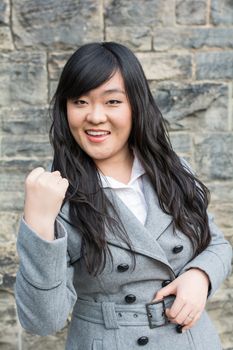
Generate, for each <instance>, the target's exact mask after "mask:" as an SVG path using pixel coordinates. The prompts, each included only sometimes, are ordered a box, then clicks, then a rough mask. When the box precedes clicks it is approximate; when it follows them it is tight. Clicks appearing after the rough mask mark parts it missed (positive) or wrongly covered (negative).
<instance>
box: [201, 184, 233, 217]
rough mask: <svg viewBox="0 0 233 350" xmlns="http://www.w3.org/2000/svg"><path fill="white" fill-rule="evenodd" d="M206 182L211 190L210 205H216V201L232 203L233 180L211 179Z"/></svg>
mask: <svg viewBox="0 0 233 350" xmlns="http://www.w3.org/2000/svg"><path fill="white" fill-rule="evenodd" d="M206 184H207V187H208V188H209V189H210V191H211V204H212V206H215V205H218V203H232V201H233V181H226V180H225V181H211V182H207V183H206ZM217 212H218V211H217V210H216V213H217ZM232 219H233V218H232Z"/></svg>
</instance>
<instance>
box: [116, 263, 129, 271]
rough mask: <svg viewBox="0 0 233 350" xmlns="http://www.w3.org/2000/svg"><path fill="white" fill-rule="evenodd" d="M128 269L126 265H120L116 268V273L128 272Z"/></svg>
mask: <svg viewBox="0 0 233 350" xmlns="http://www.w3.org/2000/svg"><path fill="white" fill-rule="evenodd" d="M128 268H129V265H128V264H120V265H118V266H117V270H118V272H125V271H127V270H128Z"/></svg>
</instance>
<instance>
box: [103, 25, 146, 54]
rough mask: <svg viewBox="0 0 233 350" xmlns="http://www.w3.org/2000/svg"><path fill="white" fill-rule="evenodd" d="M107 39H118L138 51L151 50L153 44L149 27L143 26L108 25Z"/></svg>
mask: <svg viewBox="0 0 233 350" xmlns="http://www.w3.org/2000/svg"><path fill="white" fill-rule="evenodd" d="M106 40H107V41H117V42H119V43H121V44H123V45H126V46H127V47H129V48H130V49H132V50H137V51H148V50H151V46H152V38H151V35H150V29H149V28H148V27H144V28H142V27H141V26H140V27H139V26H133V27H129V26H128V27H117V26H116V27H107V28H106Z"/></svg>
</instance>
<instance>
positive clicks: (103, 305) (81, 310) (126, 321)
mask: <svg viewBox="0 0 233 350" xmlns="http://www.w3.org/2000/svg"><path fill="white" fill-rule="evenodd" d="M174 299H175V297H174V296H168V297H165V298H164V299H163V300H160V301H159V302H156V303H152V304H151V303H147V304H134V305H125V304H117V303H114V302H106V301H104V302H94V301H89V300H84V299H80V298H78V299H77V302H76V304H75V306H74V310H73V315H74V316H75V317H78V318H80V319H83V320H86V321H89V322H91V323H99V324H103V325H105V327H106V328H107V329H117V328H120V326H145V325H148V326H149V327H150V328H155V327H160V326H164V325H166V324H167V323H168V319H167V317H166V314H165V308H170V307H171V305H172V304H173V302H174Z"/></svg>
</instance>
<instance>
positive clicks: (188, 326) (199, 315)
mask: <svg viewBox="0 0 233 350" xmlns="http://www.w3.org/2000/svg"><path fill="white" fill-rule="evenodd" d="M200 317H201V312H198V313H197V314H196V315H195V316H194V318H193V319H192V320H191V322H189V323H188V324H186V325H184V326H183V327H182V331H186V330H187V329H190V328H192V327H193V326H194V325H195V324H196V323H197V321H198V320H199V318H200Z"/></svg>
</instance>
